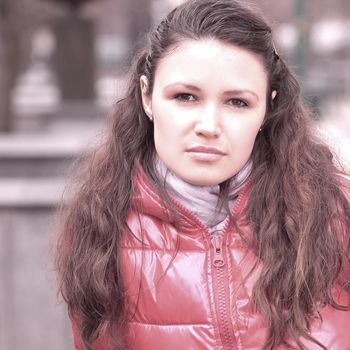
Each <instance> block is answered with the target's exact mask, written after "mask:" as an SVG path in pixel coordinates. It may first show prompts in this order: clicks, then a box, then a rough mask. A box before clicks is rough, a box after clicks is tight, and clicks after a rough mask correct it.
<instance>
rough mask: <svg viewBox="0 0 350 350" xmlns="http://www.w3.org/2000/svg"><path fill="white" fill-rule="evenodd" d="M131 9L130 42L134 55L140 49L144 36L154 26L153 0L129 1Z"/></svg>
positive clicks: (128, 4)
mask: <svg viewBox="0 0 350 350" xmlns="http://www.w3.org/2000/svg"><path fill="white" fill-rule="evenodd" d="M127 6H128V9H129V18H130V22H129V41H130V44H131V48H132V53H135V51H137V49H138V48H139V47H140V44H141V41H142V39H143V35H144V34H145V33H146V32H148V31H149V30H150V29H151V26H152V0H127Z"/></svg>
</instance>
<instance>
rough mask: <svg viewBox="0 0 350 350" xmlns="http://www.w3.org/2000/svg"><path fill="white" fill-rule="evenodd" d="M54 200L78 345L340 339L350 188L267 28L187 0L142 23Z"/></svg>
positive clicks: (287, 345)
mask: <svg viewBox="0 0 350 350" xmlns="http://www.w3.org/2000/svg"><path fill="white" fill-rule="evenodd" d="M149 39H150V40H149V44H147V45H146V46H145V48H144V49H143V50H142V51H141V52H140V53H139V55H138V56H137V57H136V58H135V60H134V64H133V66H132V68H131V78H130V82H129V87H128V91H127V93H126V96H125V98H124V99H122V100H120V101H118V102H117V104H116V106H115V110H114V112H113V115H112V118H111V126H110V129H109V134H108V136H107V138H106V140H105V142H104V143H103V145H102V146H101V147H100V148H99V149H98V150H96V152H95V153H94V154H93V156H92V157H91V158H90V159H89V160H88V161H87V167H86V171H85V173H84V177H83V179H82V180H81V182H80V186H79V188H78V191H77V194H76V195H75V198H74V199H73V200H72V201H71V202H70V203H67V205H66V206H65V217H64V228H63V230H62V234H61V236H60V240H59V244H58V253H57V268H58V272H59V282H60V284H59V288H60V292H61V293H62V295H63V297H64V299H65V301H66V302H67V304H68V309H69V315H70V317H71V319H72V324H73V333H74V341H75V348H76V349H94V350H102V349H103V350H112V349H130V350H164V349H167V350H175V349H176V350H178V349H186V350H204V349H213V350H214V349H215V350H233V349H249V350H255V349H263V350H267V349H311V350H316V349H328V350H346V349H350V333H349V327H350V311H349V309H350V305H349V301H350V299H349V294H350V288H349V277H350V269H349V261H350V258H349V256H350V255H349V252H350V249H349V235H350V232H349V231H350V207H349V193H350V185H349V181H348V180H347V178H346V176H345V174H343V173H342V172H341V171H340V170H339V169H337V168H336V167H335V165H334V164H333V162H332V155H331V153H330V151H329V150H328V149H327V147H325V146H324V145H322V144H321V143H320V142H318V141H317V140H315V138H314V136H312V134H311V132H310V127H309V121H308V119H309V116H308V114H307V112H306V111H305V109H304V108H303V106H302V103H301V99H300V89H299V85H298V83H297V81H296V80H295V79H294V78H293V76H292V75H291V73H290V71H289V69H288V68H287V67H286V65H285V62H284V61H283V59H282V58H281V57H279V55H278V54H277V52H276V50H275V46H274V43H273V39H272V34H271V28H270V27H269V26H268V25H267V24H266V22H265V21H264V20H263V19H262V18H261V16H260V15H258V14H257V13H255V12H254V11H252V10H250V9H249V8H247V7H246V6H244V5H243V4H242V3H240V2H238V1H234V0H193V1H188V2H186V3H185V4H183V5H181V6H179V7H178V8H176V9H174V10H173V11H172V12H171V13H170V14H169V15H168V16H167V17H166V18H165V19H164V20H163V21H162V22H161V23H160V24H159V26H158V28H157V29H156V30H155V31H154V32H152V33H150V35H149Z"/></svg>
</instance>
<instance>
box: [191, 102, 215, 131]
mask: <svg viewBox="0 0 350 350" xmlns="http://www.w3.org/2000/svg"><path fill="white" fill-rule="evenodd" d="M194 131H195V133H196V134H197V135H198V136H204V137H209V138H211V137H218V136H219V135H220V134H221V125H220V116H219V111H218V110H217V108H215V106H208V107H206V108H203V109H202V110H201V111H200V112H199V115H198V118H197V120H196V124H195V127H194Z"/></svg>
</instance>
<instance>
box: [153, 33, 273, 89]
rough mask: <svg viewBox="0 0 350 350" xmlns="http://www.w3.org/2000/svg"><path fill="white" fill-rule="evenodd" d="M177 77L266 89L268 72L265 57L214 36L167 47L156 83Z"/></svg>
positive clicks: (169, 81)
mask: <svg viewBox="0 0 350 350" xmlns="http://www.w3.org/2000/svg"><path fill="white" fill-rule="evenodd" d="M176 80H186V81H188V80H190V81H191V82H192V83H199V84H200V83H205V84H207V83H208V82H209V81H210V85H217V84H219V85H225V84H226V85H227V84H231V85H232V84H241V85H247V86H241V87H246V88H252V87H253V86H254V87H255V88H257V89H258V90H264V89H266V85H267V73H266V70H265V67H264V64H263V61H262V58H261V57H260V56H259V55H257V54H255V53H253V52H251V51H249V50H246V49H243V48H240V47H238V46H235V45H232V44H227V43H222V42H220V41H218V40H215V39H202V40H185V41H183V42H181V43H180V44H177V45H176V46H174V47H172V48H171V49H170V50H168V52H167V53H166V54H165V56H164V57H163V58H162V59H161V60H160V62H159V65H158V67H157V69H156V72H155V84H157V83H158V84H161V85H162V84H165V83H167V84H168V83H172V82H175V81H176Z"/></svg>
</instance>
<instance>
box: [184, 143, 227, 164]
mask: <svg viewBox="0 0 350 350" xmlns="http://www.w3.org/2000/svg"><path fill="white" fill-rule="evenodd" d="M186 153H187V154H188V155H189V156H190V157H191V158H192V159H193V160H195V161H198V162H206V163H212V162H217V161H219V160H220V159H222V158H223V157H224V156H225V154H226V153H225V152H223V151H221V150H220V149H219V148H216V147H209V146H194V147H190V148H188V149H187V150H186Z"/></svg>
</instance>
